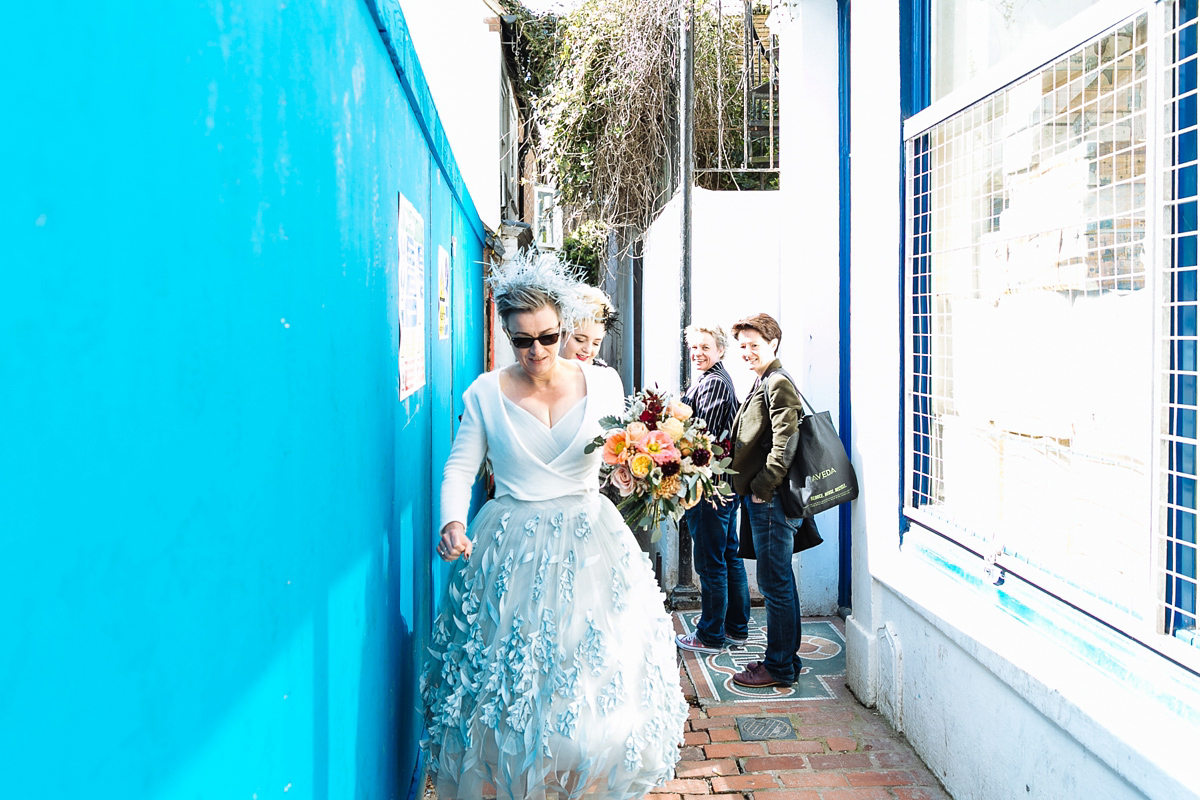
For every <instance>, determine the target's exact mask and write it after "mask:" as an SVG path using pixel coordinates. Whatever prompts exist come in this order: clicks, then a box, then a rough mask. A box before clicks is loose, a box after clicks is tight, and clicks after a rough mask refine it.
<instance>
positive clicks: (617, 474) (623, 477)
mask: <svg viewBox="0 0 1200 800" xmlns="http://www.w3.org/2000/svg"><path fill="white" fill-rule="evenodd" d="M608 482H609V483H610V484H611V485H613V486H615V487H617V491H618V492H619V493H620V495H621V497H629V495H631V494H633V484H634V478H633V473H632V472H630V471H629V467H627V466H625V465H624V464H621V465H619V466H618V467H617V468H616V469H614V470H613V471H612V474H611V475H609V476H608Z"/></svg>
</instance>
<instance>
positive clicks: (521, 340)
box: [508, 331, 562, 350]
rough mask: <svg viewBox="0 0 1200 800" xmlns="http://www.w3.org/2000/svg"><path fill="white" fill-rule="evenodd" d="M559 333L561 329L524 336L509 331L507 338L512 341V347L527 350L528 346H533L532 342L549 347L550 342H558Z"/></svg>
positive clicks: (560, 333)
mask: <svg viewBox="0 0 1200 800" xmlns="http://www.w3.org/2000/svg"><path fill="white" fill-rule="evenodd" d="M561 335H562V331H556V332H554V333H543V334H542V335H541V336H525V335H523V334H520V333H518V334H516V335H513V334H511V333H510V334H508V340H509V341H510V342H512V344H513V347H515V348H517V349H518V350H528V349H529V348H531V347H533V343H534V342H537V343H538V344H540V345H541V346H542V347H549V346H550V345H552V344H558V340H559V337H560V336H561Z"/></svg>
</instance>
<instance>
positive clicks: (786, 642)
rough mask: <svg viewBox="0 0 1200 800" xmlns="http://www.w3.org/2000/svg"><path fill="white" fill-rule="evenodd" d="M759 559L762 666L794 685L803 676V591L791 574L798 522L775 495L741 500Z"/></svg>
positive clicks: (749, 497)
mask: <svg viewBox="0 0 1200 800" xmlns="http://www.w3.org/2000/svg"><path fill="white" fill-rule="evenodd" d="M742 503H744V504H745V506H746V510H747V511H748V512H749V516H750V532H751V535H752V536H753V537H754V552H755V554H756V555H757V557H758V567H757V575H758V590H759V591H760V592H762V596H763V600H765V601H766V603H765V605H766V610H767V652H766V655H765V656H764V658H763V666H765V667H766V668H767V672H769V673H771V677H773V678H775V679H776V680H779V681H783V682H784V683H794V682H795V681H796V678H798V677H799V676H800V656H799V655H797V652H798V651H799V650H800V591H799V589H798V588H797V587H796V576H795V573H793V572H792V540H793V538H794V531H795V530H796V527H797V525H798V524H799V520H796V521H792V520H789V519H788V518H787V517H786V516H784V513H783V507H782V506H781V505H780V503H779V496H778V495H776V496H775V497H773V498H772V499H771V500H770V501H768V502H766V503H756V502H754V500H753V499H751V496H746V497H743V498H742Z"/></svg>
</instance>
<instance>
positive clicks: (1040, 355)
mask: <svg viewBox="0 0 1200 800" xmlns="http://www.w3.org/2000/svg"><path fill="white" fill-rule="evenodd" d="M1149 66H1150V64H1149V60H1148V58H1147V18H1146V16H1145V15H1142V16H1139V17H1138V18H1137V19H1136V20H1134V21H1129V22H1127V23H1123V24H1121V25H1118V26H1117V27H1115V28H1113V29H1111V30H1109V31H1107V32H1105V33H1104V34H1102V35H1100V36H1098V37H1096V38H1095V39H1093V40H1091V41H1089V42H1087V43H1086V44H1084V45H1083V46H1081V47H1079V48H1077V49H1076V50H1074V51H1072V52H1070V53H1068V54H1066V55H1064V56H1062V57H1061V58H1059V59H1058V60H1056V61H1055V62H1054V63H1051V64H1048V65H1046V66H1045V67H1043V68H1042V69H1040V70H1038V71H1036V72H1034V73H1032V74H1030V75H1028V76H1027V77H1025V78H1023V79H1021V80H1019V81H1017V82H1016V83H1014V84H1011V85H1010V86H1008V87H1006V88H1005V89H1003V90H1001V91H999V92H997V93H996V94H993V95H991V96H989V97H987V98H984V99H983V100H980V101H979V102H977V103H975V104H974V105H972V106H970V107H968V108H966V109H965V110H963V111H962V112H960V113H958V114H956V115H955V116H953V117H950V118H949V119H947V120H945V121H944V122H941V123H939V124H938V125H936V126H935V127H933V128H930V129H929V130H927V131H925V132H923V133H922V134H921V135H919V136H918V137H916V138H914V139H913V140H912V141H911V142H910V150H909V153H910V176H909V179H910V184H909V190H910V194H909V198H910V208H909V211H910V228H909V237H910V249H911V254H910V258H909V270H910V275H909V278H910V291H911V297H910V301H911V307H910V313H911V314H912V317H911V326H912V336H911V339H910V346H911V349H912V354H911V362H910V369H911V394H910V414H911V426H912V433H911V436H912V438H911V456H912V459H911V474H910V493H909V498H908V501H909V504H910V506H911V507H912V508H914V509H920V510H921V511H922V512H924V513H926V514H929V515H931V516H933V517H935V518H938V519H941V520H942V521H944V522H945V523H947V524H948V525H950V526H954V527H957V528H960V529H962V530H964V531H966V532H969V536H970V537H972V538H974V539H975V540H976V541H977V545H978V546H979V548H980V549H981V550H986V551H995V550H1003V551H1004V552H1005V553H1006V554H1008V555H1009V556H1012V557H1015V558H1017V559H1021V560H1024V561H1025V562H1027V563H1028V564H1029V566H1030V568H1031V569H1030V571H1031V572H1035V571H1042V572H1045V573H1046V574H1047V575H1049V576H1050V577H1051V578H1052V579H1053V580H1056V581H1061V582H1065V583H1067V584H1069V585H1071V586H1072V587H1074V588H1075V589H1077V590H1081V591H1082V592H1084V593H1086V594H1088V595H1091V596H1093V597H1094V598H1096V599H1098V600H1099V601H1101V602H1102V603H1104V604H1106V605H1108V606H1115V607H1117V608H1119V609H1122V610H1125V611H1130V612H1132V610H1133V607H1134V605H1135V603H1136V601H1137V598H1138V597H1139V596H1140V593H1141V591H1142V590H1143V589H1144V587H1145V576H1146V559H1147V553H1146V542H1147V541H1148V539H1147V511H1148V509H1149V508H1151V507H1152V506H1151V503H1152V496H1151V479H1150V469H1149V464H1150V462H1151V445H1152V437H1151V436H1150V435H1149V434H1150V431H1151V430H1152V425H1153V419H1154V415H1153V394H1152V390H1151V389H1152V387H1153V378H1152V366H1151V365H1152V361H1153V352H1154V349H1153V348H1154V344H1153V342H1154V340H1153V333H1154V324H1153V320H1154V305H1153V299H1152V296H1151V295H1152V292H1150V291H1148V290H1147V287H1148V281H1147V276H1148V273H1147V269H1148V266H1149V265H1148V264H1147V252H1146V248H1145V245H1146V223H1147V216H1146V203H1147V197H1146V158H1147V100H1148V97H1147V81H1148V76H1149Z"/></svg>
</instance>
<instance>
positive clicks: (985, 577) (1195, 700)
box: [792, 0, 1200, 798]
mask: <svg viewBox="0 0 1200 800" xmlns="http://www.w3.org/2000/svg"><path fill="white" fill-rule="evenodd" d="M832 5H833V3H832V0H831V2H829V3H821V2H812V3H810V2H803V1H802V2H800V3H793V4H792V6H793V7H794V12H795V13H796V14H797V16H798V18H799V20H800V22H801V24H804V18H805V16H806V15H809V13H810V11H811V10H813V9H816V8H821V9H826V8H827V7H828V6H832ZM845 6H847V8H845V9H844V10H843V18H844V20H845V22H844V24H846V25H848V28H849V32H850V35H849V38H848V41H849V43H850V48H849V53H848V54H847V56H848V57H847V58H846V63H847V64H848V78H849V80H848V85H849V93H848V99H847V98H845V97H844V98H843V104H844V107H845V108H846V109H847V110H848V123H849V130H850V142H851V146H850V165H849V168H848V172H847V173H846V174H845V175H844V176H843V180H844V182H845V186H846V187H847V190H848V203H849V209H850V210H849V229H850V230H849V235H848V237H847V238H845V239H843V242H842V245H843V248H848V250H849V253H848V256H849V257H848V265H849V276H848V277H849V294H848V296H846V295H843V297H842V302H843V304H844V305H845V307H846V308H848V310H849V315H850V363H849V365H848V375H849V381H850V399H851V407H852V417H853V428H852V430H853V433H852V450H853V454H854V458H855V461H856V465H858V467H859V476H860V480H861V482H862V485H863V494H862V496H861V497H860V499H859V500H858V501H857V502H856V504H855V507H854V509H853V521H852V530H851V535H852V538H853V559H852V562H851V567H852V572H853V609H854V610H853V614H852V616H851V617H850V618H849V619H848V620H847V633H848V639H849V641H848V647H849V659H848V664H849V669H850V673H851V674H850V684H851V686H852V687H853V689H854V691H855V692H856V693H857V694H858V695H859V697H860V698H862V699H863V700H864V701H866V702H868V703H871V704H874V705H876V706H878V707H879V708H880V709H881V710H882V711H883V712H884V714H885V716H887V717H888V719H889V720H891V721H892V723H893V724H894V725H895V726H896V727H897V728H899V729H900V730H902V731H903V732H904V733H905V735H906V736H907V737H908V738H909V740H910V741H912V743H913V744H914V746H915V747H916V748H917V750H918V752H919V753H920V754H921V755H922V757H923V758H924V759H925V760H926V762H927V763H928V764H929V766H930V768H931V769H933V771H934V772H936V773H937V774H938V775H939V777H940V778H941V779H942V780H943V782H944V783H945V785H946V787H947V789H948V790H949V791H950V792H951V793H952V794H953V795H954V796H955V797H960V798H1012V797H1045V798H1065V797H1105V798H1110V797H1111V798H1117V797H1122V798H1124V797H1130V798H1134V797H1138V798H1141V797H1145V798H1168V797H1170V798H1176V797H1192V796H1195V795H1196V793H1197V791H1198V790H1200V777H1198V774H1197V772H1196V770H1195V767H1194V763H1193V762H1192V761H1191V757H1192V754H1193V753H1194V747H1193V744H1194V742H1195V741H1196V740H1197V736H1198V734H1200V679H1198V678H1197V672H1198V671H1200V649H1198V648H1197V647H1196V645H1195V641H1196V640H1195V639H1194V631H1195V618H1196V617H1195V615H1196V607H1195V586H1196V566H1195V553H1196V538H1195V529H1194V524H1195V523H1194V520H1195V514H1196V498H1195V492H1194V486H1195V464H1194V462H1193V460H1192V454H1193V452H1194V449H1195V437H1196V431H1195V429H1194V427H1193V426H1192V420H1193V418H1194V416H1195V403H1196V396H1195V392H1194V391H1193V388H1194V386H1195V380H1196V360H1195V357H1194V348H1195V333H1196V329H1195V325H1194V322H1193V317H1194V314H1195V299H1196V295H1195V290H1194V286H1193V284H1194V276H1195V265H1196V255H1195V249H1194V248H1195V245H1194V242H1195V236H1196V233H1195V231H1196V218H1195V213H1194V209H1195V207H1196V205H1195V203H1196V187H1195V184H1194V180H1193V177H1192V176H1193V174H1194V169H1195V158H1196V153H1195V149H1194V141H1195V130H1196V128H1195V126H1196V111H1195V99H1194V98H1195V86H1196V84H1195V79H1194V74H1195V63H1196V56H1195V54H1196V7H1195V3H1188V2H1158V3H1148V2H1077V3H1028V4H1024V5H1022V6H1015V5H1012V4H1007V5H1002V6H992V5H991V4H986V3H973V2H949V0H947V1H946V2H936V1H935V2H917V3H901V4H899V7H898V8H897V7H887V8H884V7H882V6H877V5H875V4H871V5H870V6H869V7H868V4H866V3H846V4H845ZM818 16H820V17H822V18H824V17H826V16H827V13H826V12H825V11H822V12H818ZM831 32H832V31H831ZM843 41H844V43H845V41H846V40H845V39H844V40H843ZM846 367H847V365H845V364H843V368H844V369H845V368H846Z"/></svg>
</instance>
